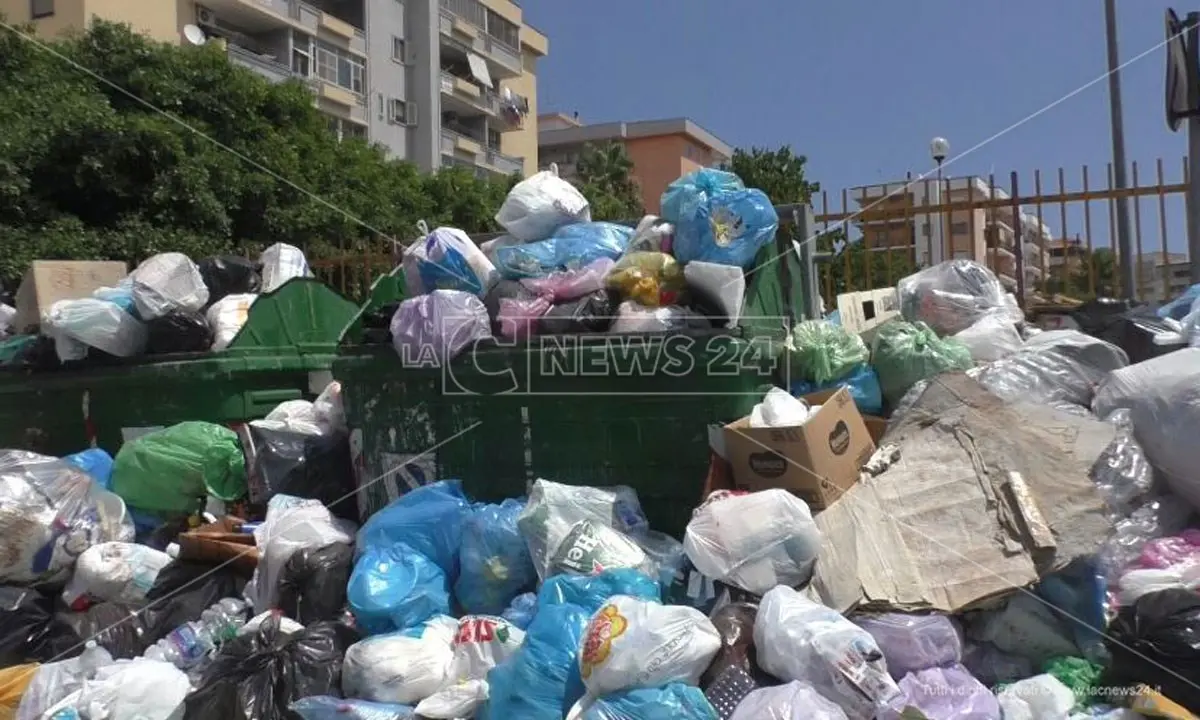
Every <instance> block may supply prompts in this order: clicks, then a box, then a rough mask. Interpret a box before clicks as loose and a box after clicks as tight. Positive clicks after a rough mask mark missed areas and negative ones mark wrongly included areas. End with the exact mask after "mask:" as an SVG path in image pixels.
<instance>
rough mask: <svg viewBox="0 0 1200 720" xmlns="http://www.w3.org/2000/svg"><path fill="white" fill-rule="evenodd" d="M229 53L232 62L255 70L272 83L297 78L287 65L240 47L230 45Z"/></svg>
mask: <svg viewBox="0 0 1200 720" xmlns="http://www.w3.org/2000/svg"><path fill="white" fill-rule="evenodd" d="M227 51H228V53H229V59H230V61H231V62H233V63H235V64H237V65H241V66H242V67H244V68H247V69H250V70H253V71H254V72H256V73H258V74H259V75H261V76H263V77H265V78H266V79H268V80H270V81H271V82H283V81H285V80H289V79H291V78H293V77H295V75H294V74H293V73H292V69H291V68H290V67H288V66H287V65H284V64H283V63H280V62H276V61H275V60H272V59H271V58H269V57H266V56H263V55H259V54H258V53H256V52H253V51H251V50H247V49H246V48H244V47H241V46H240V45H233V44H230V45H228V46H227Z"/></svg>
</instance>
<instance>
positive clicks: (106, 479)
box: [63, 448, 113, 490]
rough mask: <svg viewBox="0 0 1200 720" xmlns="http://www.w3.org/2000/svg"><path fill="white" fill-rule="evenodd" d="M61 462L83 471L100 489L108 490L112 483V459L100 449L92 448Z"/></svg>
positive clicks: (69, 456)
mask: <svg viewBox="0 0 1200 720" xmlns="http://www.w3.org/2000/svg"><path fill="white" fill-rule="evenodd" d="M63 460H66V461H67V462H69V463H71V464H72V465H74V466H75V467H77V468H79V469H80V470H82V471H84V472H85V473H87V474H88V475H90V476H91V477H92V479H93V480H95V481H96V484H98V485H99V486H100V487H102V488H104V489H105V490H108V489H109V485H110V484H111V481H112V469H113V458H112V455H109V454H108V453H106V452H105V451H103V450H101V449H100V448H92V449H91V450H84V451H83V452H77V453H75V454H74V455H68V456H66V457H65V458H63Z"/></svg>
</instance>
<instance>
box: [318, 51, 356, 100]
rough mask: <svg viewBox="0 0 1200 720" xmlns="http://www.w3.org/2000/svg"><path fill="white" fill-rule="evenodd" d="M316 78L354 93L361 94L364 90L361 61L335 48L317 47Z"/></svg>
mask: <svg viewBox="0 0 1200 720" xmlns="http://www.w3.org/2000/svg"><path fill="white" fill-rule="evenodd" d="M317 76H318V77H320V78H321V79H322V80H324V81H325V82H330V83H333V84H334V85H338V86H339V87H344V88H346V89H347V90H352V91H354V92H356V93H362V92H363V89H364V88H363V86H364V80H363V79H364V76H365V72H364V70H363V64H362V61H361V60H359V59H358V58H355V57H351V56H350V55H348V54H346V53H344V52H342V51H340V50H338V49H337V48H331V47H328V46H326V45H318V46H317Z"/></svg>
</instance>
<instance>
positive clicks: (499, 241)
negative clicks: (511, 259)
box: [479, 235, 521, 266]
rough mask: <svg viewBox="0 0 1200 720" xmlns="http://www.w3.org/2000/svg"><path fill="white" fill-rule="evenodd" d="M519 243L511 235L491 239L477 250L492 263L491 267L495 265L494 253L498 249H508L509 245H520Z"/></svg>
mask: <svg viewBox="0 0 1200 720" xmlns="http://www.w3.org/2000/svg"><path fill="white" fill-rule="evenodd" d="M520 244H521V241H520V240H518V239H516V238H515V237H513V236H512V235H501V236H500V237H496V238H492V239H491V240H488V241H487V242H485V243H483V244H481V245H480V246H479V249H480V250H482V251H483V254H484V255H486V256H487V259H488V260H491V261H492V265H493V266H494V265H495V264H496V251H497V250H499V249H500V248H505V247H509V246H510V245H520Z"/></svg>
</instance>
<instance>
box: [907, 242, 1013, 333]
mask: <svg viewBox="0 0 1200 720" xmlns="http://www.w3.org/2000/svg"><path fill="white" fill-rule="evenodd" d="M896 289H897V291H898V292H899V294H900V313H901V315H902V316H903V317H904V319H905V320H907V321H909V322H923V323H925V324H926V325H928V326H929V327H930V328H932V329H933V330H934V331H935V332H936V333H937V334H938V335H954V334H955V333H960V332H962V331H963V330H966V329H967V328H969V327H971V326H972V325H974V324H975V322H976V321H977V320H979V319H980V318H981V317H983V316H984V315H986V314H988V313H997V314H998V315H1000V316H1001V317H1008V318H1010V319H1011V321H1012V323H1013V324H1017V323H1021V322H1023V321H1024V320H1025V318H1024V316H1023V315H1022V314H1021V311H1020V308H1017V307H1014V306H1013V304H1010V303H1009V302H1008V300H1007V299H1006V297H1005V296H1006V295H1007V293H1005V292H1004V286H1003V285H1001V284H1000V280H999V278H997V277H996V274H995V273H993V272H992V271H991V270H989V269H988V268H986V267H984V266H983V265H980V264H979V263H977V262H975V261H973V260H947V261H946V262H943V263H939V264H937V265H934V266H933V267H929V268H925V269H924V270H921V271H919V272H916V273H914V274H912V275H909V276H908V277H906V278H903V279H902V280H901V281H900V282H899V284H898V285H897V286H896Z"/></svg>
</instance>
